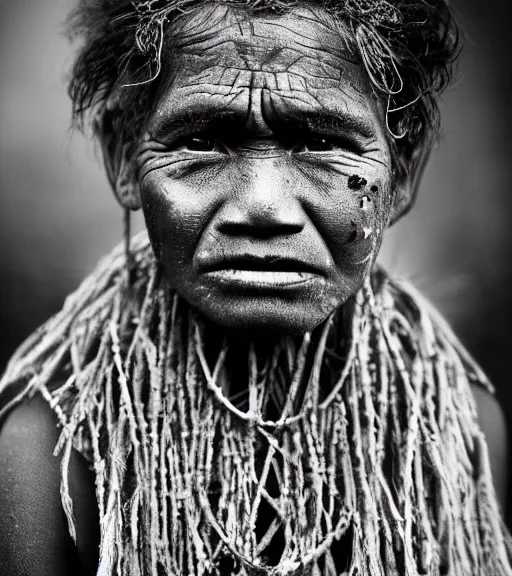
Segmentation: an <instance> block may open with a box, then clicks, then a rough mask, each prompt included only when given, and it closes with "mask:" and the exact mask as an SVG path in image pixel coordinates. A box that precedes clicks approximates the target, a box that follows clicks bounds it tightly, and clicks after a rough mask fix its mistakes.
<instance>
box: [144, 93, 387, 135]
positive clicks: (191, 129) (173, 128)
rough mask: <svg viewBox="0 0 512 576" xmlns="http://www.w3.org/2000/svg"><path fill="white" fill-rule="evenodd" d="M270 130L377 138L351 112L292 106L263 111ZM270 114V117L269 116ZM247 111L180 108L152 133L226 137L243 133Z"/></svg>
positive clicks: (219, 107)
mask: <svg viewBox="0 0 512 576" xmlns="http://www.w3.org/2000/svg"><path fill="white" fill-rule="evenodd" d="M263 112H264V113H263V116H264V118H265V121H266V123H267V125H268V127H269V128H270V129H271V130H272V131H273V132H274V133H275V134H279V133H290V132H296V131H304V132H316V133H319V134H324V135H332V136H336V135H340V134H347V133H352V134H355V135H358V136H359V137H360V138H363V139H365V140H369V139H372V138H375V136H376V134H375V127H374V126H373V124H372V122H371V121H370V120H369V119H366V118H364V117H362V116H360V115H358V114H355V113H353V112H350V111H340V110H335V111H326V110H301V109H295V108H294V107H292V106H287V107H286V108H285V109H280V110H276V109H274V107H272V109H271V110H269V111H267V113H265V111H263ZM269 112H270V113H269ZM247 118H248V116H247V111H246V110H243V109H239V108H229V107H227V106H223V105H222V104H220V103H219V104H218V105H217V104H213V103H212V102H208V103H204V102H201V103H199V102H198V103H194V104H192V105H188V106H178V107H177V108H176V109H174V110H173V111H172V112H169V113H168V114H166V115H162V116H161V117H160V118H159V119H158V120H157V121H156V122H155V125H154V127H153V130H152V134H153V137H155V138H156V139H163V140H166V139H169V138H172V139H173V140H175V139H178V138H180V137H181V136H187V135H190V134H193V133H199V132H212V133H226V132H230V131H233V130H235V129H236V130H237V131H241V130H243V127H244V125H245V124H246V122H247Z"/></svg>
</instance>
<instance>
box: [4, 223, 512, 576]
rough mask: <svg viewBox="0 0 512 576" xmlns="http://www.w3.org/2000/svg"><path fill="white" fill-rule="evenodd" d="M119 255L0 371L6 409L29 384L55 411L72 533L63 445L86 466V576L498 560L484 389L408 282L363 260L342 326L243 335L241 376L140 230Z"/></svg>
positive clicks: (446, 568)
mask: <svg viewBox="0 0 512 576" xmlns="http://www.w3.org/2000/svg"><path fill="white" fill-rule="evenodd" d="M133 260H134V261H133V271H132V272H133V273H132V277H131V280H130V283H129V284H128V283H127V275H126V272H125V263H124V255H123V250H122V249H121V248H119V249H117V250H116V251H114V252H113V253H112V254H111V255H110V256H108V257H107V258H106V259H104V260H103V261H102V263H100V265H99V267H98V268H97V270H96V271H95V272H94V273H93V274H92V275H91V276H90V277H89V278H87V279H86V280H85V282H84V283H83V284H82V285H81V286H80V288H79V289H78V290H77V291H76V292H75V293H74V294H72V295H71V296H70V297H69V298H68V299H67V301H66V303H65V305H64V308H63V310H62V311H61V312H60V313H59V314H57V315H56V316H55V317H54V318H52V319H51V320H50V321H49V322H48V323H47V324H45V325H44V326H43V327H42V328H41V329H40V330H39V331H37V332H36V333H35V334H34V335H33V336H32V337H31V338H29V340H28V341H27V342H26V343H25V344H23V345H22V347H21V348H20V349H19V350H18V351H17V353H16V354H15V355H14V357H13V359H12V361H11V362H10V364H9V366H8V368H7V371H6V373H5V375H4V377H3V379H2V381H1V383H0V391H2V390H3V391H5V390H8V389H9V387H11V386H13V385H14V383H15V382H19V381H20V380H24V381H25V382H26V383H27V384H26V386H25V388H24V389H23V390H22V392H21V393H20V394H19V395H18V396H17V397H16V398H15V399H14V400H13V401H12V402H11V404H10V405H9V406H7V407H6V408H5V409H4V411H5V410H9V409H10V408H12V407H13V406H14V405H16V404H17V403H19V402H21V401H22V400H23V399H24V398H25V397H27V396H29V395H32V394H41V395H42V396H43V397H44V398H45V399H46V400H47V401H48V403H49V405H50V406H51V408H52V409H53V410H54V411H55V412H56V414H57V415H58V417H59V419H60V422H61V425H62V435H61V438H60V441H59V444H58V450H59V451H60V453H61V456H62V501H63V506H64V510H65V512H66V515H67V517H68V520H69V527H70V533H71V534H72V535H73V536H75V526H74V521H73V503H72V501H71V499H70V497H69V490H68V484H67V474H68V471H67V466H68V462H69V458H70V454H71V449H72V447H74V448H76V449H77V450H79V451H80V452H82V453H83V454H84V455H86V456H87V457H88V458H89V459H90V460H91V462H92V466H93V468H94V471H95V474H96V495H97V500H98V508H99V513H100V522H101V548H100V567H99V571H98V574H100V575H102V576H114V575H116V576H136V575H137V576H140V575H141V574H144V575H145V576H149V575H151V576H158V575H160V574H163V573H165V574H173V575H180V576H181V575H185V574H186V575H189V576H193V575H194V576H206V575H219V576H220V575H222V576H226V575H227V574H231V573H232V574H238V575H253V574H258V575H262V576H263V575H276V576H277V575H282V576H285V575H288V576H291V575H299V574H314V575H322V576H324V575H325V576H334V575H335V574H340V573H342V572H343V573H346V574H353V575H355V574H358V575H359V576H361V575H367V576H379V575H385V574H386V575H393V576H399V575H400V576H402V575H404V574H406V575H408V576H415V575H419V574H429V575H432V576H434V575H436V576H438V575H440V574H448V573H449V574H453V575H461V576H462V575H467V574H479V575H482V576H505V575H509V574H511V573H512V568H511V563H510V559H511V557H512V554H511V544H510V537H509V536H508V532H507V530H506V528H505V527H504V525H503V523H502V522H501V521H500V513H499V507H498V503H497V500H496V496H495V493H494V489H493V486H492V480H491V473H490V469H489V459H488V454H487V447H486V444H485V440H484V438H483V435H482V432H481V431H480V429H479V427H478V425H477V415H476V408H475V403H474V400H473V397H472V394H471V390H470V385H471V384H481V385H483V386H486V387H488V382H487V380H486V379H485V376H484V375H483V374H482V372H481V371H480V369H479V368H478V367H477V366H476V364H475V363H474V362H473V360H472V359H471V358H470V357H469V355H468V354H467V352H466V351H465V350H464V348H463V347H462V345H461V344H460V343H459V342H458V340H457V339H456V338H455V336H454V335H453V333H452V332H451V330H450V329H449V327H448V326H447V325H446V323H445V322H444V321H443V319H442V318H440V317H439V315H438V314H437V313H436V311H435V310H434V309H433V308H432V307H431V306H430V305H429V304H428V303H427V302H426V301H425V300H424V299H423V298H422V297H421V296H420V295H419V294H418V293H417V292H415V291H414V290H413V289H412V288H411V287H410V286H409V285H406V284H403V283H397V282H394V281H391V280H390V279H389V278H388V277H387V276H386V275H385V274H384V273H383V272H382V271H380V270H376V271H375V272H374V273H373V276H372V277H371V278H368V279H367V280H366V281H365V284H364V287H363V288H362V289H361V291H360V292H359V293H358V295H357V297H356V298H355V302H354V307H353V313H352V315H351V319H350V323H349V324H348V326H347V325H345V324H344V320H343V318H342V317H341V316H339V315H338V316H333V317H332V318H330V319H329V320H328V321H327V322H326V323H325V324H324V325H323V326H321V327H319V328H318V329H317V330H316V331H315V332H314V333H313V334H306V335H305V336H304V338H303V339H302V342H299V343H298V344H297V343H296V342H295V341H293V340H292V339H288V338H283V339H282V340H280V341H279V342H276V344H275V346H274V347H272V348H271V349H270V350H268V351H267V352H266V353H265V354H264V353H262V351H261V349H259V347H258V345H257V344H254V345H251V344H250V343H249V344H248V346H247V350H246V355H245V357H242V358H239V359H238V360H239V361H240V360H243V362H242V363H241V364H240V363H239V365H242V366H247V370H246V372H242V376H240V374H238V373H237V374H236V375H235V372H233V371H232V370H231V369H230V364H229V360H230V358H229V355H230V350H232V348H233V346H234V345H235V344H234V343H233V342H230V340H229V338H228V339H226V340H225V342H224V344H223V345H220V346H219V348H218V350H213V352H212V350H208V341H209V332H208V331H209V328H208V327H207V326H205V324H204V323H203V322H202V321H201V320H200V319H199V318H197V316H196V314H195V312H194V311H193V310H191V309H190V307H189V306H188V305H187V304H186V302H184V301H183V300H181V299H180V298H179V297H178V296H177V295H176V294H175V293H173V292H172V291H171V290H170V289H169V288H168V286H167V284H166V281H165V278H164V277H163V275H162V274H161V271H160V269H159V267H158V265H157V264H156V262H155V260H154V257H153V254H152V251H151V248H150V246H149V242H148V239H147V236H146V235H145V234H142V235H139V236H138V237H136V238H135V240H134V242H133ZM62 373H63V374H65V375H66V376H67V377H66V380H65V382H64V383H63V384H59V385H58V386H57V387H56V386H55V385H53V384H52V382H54V381H55V379H56V374H62ZM240 379H241V380H240ZM235 380H236V381H235ZM240 384H241V386H240ZM233 388H236V389H240V388H246V389H247V395H246V398H245V399H244V400H242V401H240V400H236V399H235V398H234V397H233V396H232V394H231V393H230V390H233ZM0 416H1V414H0ZM340 550H345V554H341V553H340Z"/></svg>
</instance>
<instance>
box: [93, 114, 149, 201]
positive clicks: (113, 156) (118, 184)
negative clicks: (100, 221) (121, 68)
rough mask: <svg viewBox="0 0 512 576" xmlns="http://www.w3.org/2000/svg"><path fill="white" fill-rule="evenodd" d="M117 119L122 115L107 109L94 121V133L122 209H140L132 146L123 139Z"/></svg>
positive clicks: (111, 184)
mask: <svg viewBox="0 0 512 576" xmlns="http://www.w3.org/2000/svg"><path fill="white" fill-rule="evenodd" d="M116 116H117V118H116ZM116 119H117V120H118V119H119V113H117V114H116V112H115V111H113V110H108V109H107V111H105V112H104V113H103V114H102V115H101V116H100V117H98V118H97V119H96V120H95V121H94V132H95V135H96V137H97V138H98V141H99V143H100V145H101V151H102V155H103V162H104V165H105V171H106V173H107V177H108V180H109V182H110V186H111V188H112V190H113V192H114V195H115V197H116V198H117V200H118V202H119V203H120V204H121V206H123V208H128V209H130V210H139V209H140V207H141V200H140V190H139V184H138V181H137V171H136V167H135V163H134V161H133V144H132V143H128V142H124V141H123V139H122V138H121V137H120V134H119V130H118V129H116V124H117V122H116Z"/></svg>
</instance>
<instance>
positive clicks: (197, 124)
mask: <svg viewBox="0 0 512 576" xmlns="http://www.w3.org/2000/svg"><path fill="white" fill-rule="evenodd" d="M244 122H245V116H244V115H242V114H240V113H238V112H237V111H234V110H230V109H228V108H226V107H220V106H219V107H213V106H204V105H203V106H198V107H187V108H181V107H180V108H178V109H177V110H175V111H173V112H172V113H170V114H168V115H165V116H163V117H161V118H159V119H158V121H157V122H156V123H155V125H154V127H153V130H152V133H153V136H154V137H155V138H157V139H158V138H164V139H165V138H169V137H171V138H179V137H180V136H182V135H188V134H192V133H194V132H196V133H197V132H209V131H212V132H214V131H217V130H221V129H226V128H228V129H229V128H230V127H232V126H233V125H235V124H237V125H243V123H244Z"/></svg>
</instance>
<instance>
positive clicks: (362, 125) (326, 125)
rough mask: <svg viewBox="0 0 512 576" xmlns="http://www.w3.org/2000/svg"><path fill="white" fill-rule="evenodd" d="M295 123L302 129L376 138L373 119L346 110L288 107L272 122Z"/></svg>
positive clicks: (327, 133) (329, 133)
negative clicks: (296, 108) (326, 110)
mask: <svg viewBox="0 0 512 576" xmlns="http://www.w3.org/2000/svg"><path fill="white" fill-rule="evenodd" d="M281 122H283V123H293V125H294V126H295V127H296V128H298V129H300V130H307V131H311V132H318V133H321V134H326V135H336V134H343V133H347V132H351V133H353V134H356V135H358V136H360V137H361V138H364V139H367V140H369V139H371V138H375V127H374V126H373V124H372V123H371V121H369V120H367V119H366V118H363V117H362V116H358V115H357V114H354V113H351V112H344V111H333V112H325V111H304V110H293V109H287V110H286V112H284V114H282V115H280V117H277V118H275V119H273V121H272V122H271V123H273V124H276V125H277V124H280V123H281Z"/></svg>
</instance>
